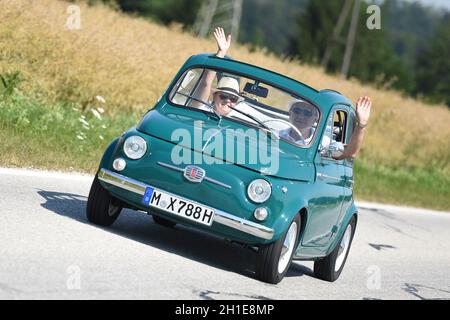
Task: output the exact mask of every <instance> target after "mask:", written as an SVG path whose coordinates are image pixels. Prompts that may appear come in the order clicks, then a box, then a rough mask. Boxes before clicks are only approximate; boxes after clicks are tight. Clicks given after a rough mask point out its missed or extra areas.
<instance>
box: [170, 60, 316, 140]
mask: <svg viewBox="0 0 450 320" xmlns="http://www.w3.org/2000/svg"><path fill="white" fill-rule="evenodd" d="M194 69H203V72H204V71H205V70H211V71H215V72H217V73H225V74H232V75H236V76H239V77H244V78H246V79H248V80H253V81H258V82H259V83H260V84H262V85H268V86H270V87H272V88H274V89H277V90H279V91H281V92H284V93H285V94H289V95H290V96H291V97H292V99H301V100H304V101H305V102H307V103H308V104H310V105H312V106H313V107H315V108H316V110H317V112H318V114H319V115H318V119H317V125H316V126H315V127H314V132H313V136H312V138H311V139H310V141H309V143H307V144H304V145H303V144H299V143H296V142H294V141H290V140H288V139H285V138H283V137H279V140H280V141H283V142H285V143H287V144H289V145H292V146H295V147H297V148H302V149H309V148H310V147H311V146H312V145H313V144H314V143H315V142H316V141H317V140H318V138H317V137H318V136H319V131H320V130H319V128H320V125H321V122H322V117H323V114H322V110H321V109H320V108H319V106H318V105H317V104H316V103H314V102H312V101H311V100H310V99H308V98H305V97H304V96H302V95H301V94H298V93H297V92H295V91H293V90H291V89H288V88H286V87H283V86H280V85H277V84H274V83H272V82H271V81H267V80H265V79H262V78H259V77H255V76H253V75H249V74H246V73H242V72H239V71H236V70H232V69H226V68H220V67H216V66H209V65H201V64H196V65H191V66H189V67H188V68H186V69H185V70H184V71H183V72H182V73H180V75H179V77H178V78H177V79H175V80H174V81H173V83H172V85H171V86H170V87H169V88H168V89H167V91H166V94H165V100H166V103H168V104H170V105H173V106H175V107H179V108H184V109H188V110H192V111H196V112H200V113H204V114H208V115H209V114H211V116H213V117H214V116H216V114H215V113H214V112H213V111H208V110H204V109H200V108H197V107H193V106H189V105H185V104H184V105H183V104H179V103H176V101H173V97H174V96H175V95H176V94H177V92H178V91H179V88H180V85H181V83H182V81H183V79H184V78H185V76H186V74H187V73H188V72H189V71H190V70H194ZM266 71H267V72H272V71H270V70H266ZM281 76H283V75H281ZM283 77H284V76H283ZM198 83H199V81H197V84H196V85H198ZM175 88H176V89H177V90H176V91H175ZM244 101H245V100H244ZM204 102H205V103H207V104H208V105H209V102H208V101H204ZM257 107H258V108H260V109H267V111H268V112H269V113H270V112H275V113H280V114H284V115H286V116H289V111H285V110H282V109H278V108H275V107H272V106H270V105H266V104H264V107H262V106H260V105H258V106H257ZM223 118H225V119H226V120H227V121H232V122H236V123H240V124H244V125H246V126H250V127H252V128H256V129H262V127H261V126H260V125H258V124H257V123H253V122H250V121H246V120H244V119H238V118H236V117H229V116H223ZM287 121H289V120H287Z"/></svg>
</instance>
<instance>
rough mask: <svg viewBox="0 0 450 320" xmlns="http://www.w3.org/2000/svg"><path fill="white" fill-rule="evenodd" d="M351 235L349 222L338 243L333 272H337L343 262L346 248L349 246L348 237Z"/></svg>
mask: <svg viewBox="0 0 450 320" xmlns="http://www.w3.org/2000/svg"><path fill="white" fill-rule="evenodd" d="M351 236H352V226H351V225H350V224H349V225H348V226H347V229H346V230H345V233H344V236H343V237H342V240H341V243H340V244H339V250H338V255H337V258H336V263H335V265H334V272H338V271H339V269H341V267H342V264H343V263H344V259H345V256H346V255H347V251H348V248H349V247H350V238H351Z"/></svg>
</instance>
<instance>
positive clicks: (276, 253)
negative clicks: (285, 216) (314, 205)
mask: <svg viewBox="0 0 450 320" xmlns="http://www.w3.org/2000/svg"><path fill="white" fill-rule="evenodd" d="M299 231H300V215H297V216H296V217H295V219H294V220H293V221H292V223H291V224H290V226H289V228H288V230H287V231H286V232H285V233H284V234H283V235H282V236H281V237H280V239H278V240H277V241H275V242H273V243H270V244H267V245H262V246H260V247H259V250H258V257H257V265H256V278H257V279H259V280H261V281H264V282H268V283H274V284H276V283H279V282H280V281H281V280H283V278H284V276H285V274H286V272H287V271H288V269H289V266H290V265H291V263H292V256H293V255H294V251H295V248H296V247H297V244H298V239H299Z"/></svg>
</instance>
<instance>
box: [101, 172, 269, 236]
mask: <svg viewBox="0 0 450 320" xmlns="http://www.w3.org/2000/svg"><path fill="white" fill-rule="evenodd" d="M98 178H99V179H100V180H101V181H103V182H105V183H108V184H110V185H113V186H115V187H118V188H121V189H123V190H127V191H131V192H134V193H136V194H138V195H141V196H144V194H145V191H146V190H147V188H148V187H152V188H154V187H153V186H151V185H148V184H145V183H142V182H140V181H138V180H135V179H131V178H128V177H126V176H124V175H121V174H118V173H116V172H113V171H110V170H107V169H100V170H99V172H98ZM164 192H165V193H167V194H169V195H170V193H169V192H167V191H164ZM173 196H176V197H178V198H179V199H182V200H188V201H192V200H190V199H186V198H183V197H180V196H179V195H174V194H173ZM213 209H214V210H215V215H214V219H213V222H214V223H220V224H222V225H225V226H227V227H230V228H233V229H235V230H238V231H240V232H244V233H247V234H249V235H252V236H255V237H258V238H261V239H265V240H271V239H272V237H273V235H274V230H273V229H270V228H267V227H265V226H262V225H259V224H257V223H255V222H252V221H248V220H245V219H242V218H239V217H236V216H234V215H232V214H230V213H227V212H224V211H222V210H219V209H216V208H213ZM168 214H170V213H168Z"/></svg>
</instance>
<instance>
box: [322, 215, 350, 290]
mask: <svg viewBox="0 0 450 320" xmlns="http://www.w3.org/2000/svg"><path fill="white" fill-rule="evenodd" d="M355 229H356V218H355V217H353V218H352V219H351V220H350V222H349V223H348V225H347V227H346V228H345V232H344V234H343V235H342V237H341V240H340V241H339V243H338V245H337V246H336V248H335V249H334V250H333V251H332V252H331V253H330V254H329V255H328V256H326V257H325V258H323V259H320V260H318V261H316V262H314V275H315V276H316V277H317V278H319V279H322V280H326V281H330V282H334V281H336V280H337V279H338V278H339V276H340V275H341V272H342V270H343V269H344V265H345V262H346V261H347V256H348V253H349V252H350V247H351V245H352V241H353V236H354V235H355Z"/></svg>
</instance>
